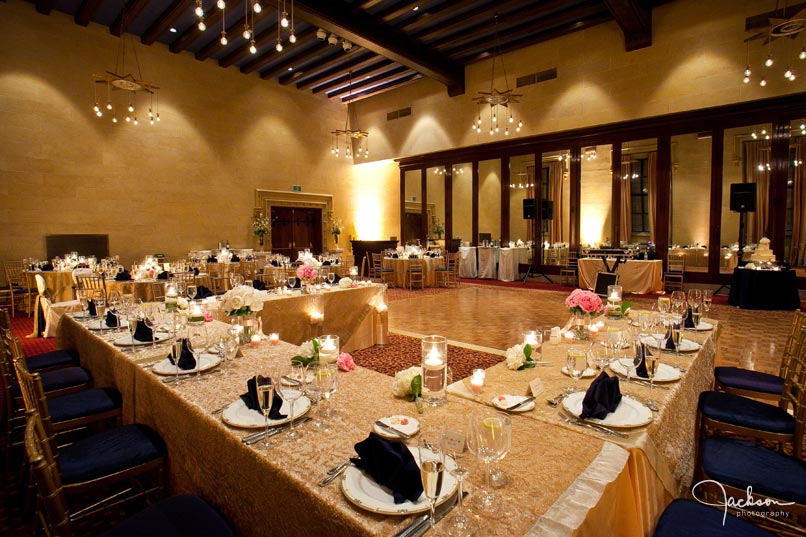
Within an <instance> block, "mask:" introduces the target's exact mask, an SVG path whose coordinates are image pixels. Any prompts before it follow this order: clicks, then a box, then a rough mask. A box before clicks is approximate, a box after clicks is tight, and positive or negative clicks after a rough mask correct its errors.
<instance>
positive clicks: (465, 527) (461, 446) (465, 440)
mask: <svg viewBox="0 0 806 537" xmlns="http://www.w3.org/2000/svg"><path fill="white" fill-rule="evenodd" d="M470 431H471V428H470V424H469V422H467V421H461V422H459V423H458V424H452V425H451V426H450V428H446V429H444V430H443V431H442V439H441V441H440V445H441V446H442V450H443V452H444V453H445V456H446V457H448V456H450V457H451V458H452V459H453V460H454V463H455V465H454V467H453V470H451V474H453V476H454V477H455V478H456V480H457V482H458V483H459V485H458V491H457V496H456V498H457V504H456V514H454V515H453V516H452V517H451V518H450V519H449V520H448V521H447V523H446V525H447V527H446V528H445V533H446V534H447V535H450V536H454V535H455V536H457V537H459V536H467V535H474V534H476V533H477V532H478V524H477V523H476V521H475V520H474V519H473V518H472V517H470V516H468V515H467V514H466V513H464V512H463V505H462V496H463V494H462V489H463V485H464V480H465V479H467V477H468V476H469V475H470V463H469V461H468V459H469V458H470V455H475V452H474V451H471V448H470V446H471V443H472V440H471V438H470V436H471V433H470Z"/></svg>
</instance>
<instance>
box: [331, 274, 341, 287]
mask: <svg viewBox="0 0 806 537" xmlns="http://www.w3.org/2000/svg"><path fill="white" fill-rule="evenodd" d="M339 280H341V276H339V275H338V274H334V275H333V284H334V285H335V284H337V283H339Z"/></svg>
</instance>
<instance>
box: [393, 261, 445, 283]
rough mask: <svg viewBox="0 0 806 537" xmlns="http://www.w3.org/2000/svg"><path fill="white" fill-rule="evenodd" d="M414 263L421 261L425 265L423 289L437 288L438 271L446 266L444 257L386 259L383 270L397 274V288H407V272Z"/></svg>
mask: <svg viewBox="0 0 806 537" xmlns="http://www.w3.org/2000/svg"><path fill="white" fill-rule="evenodd" d="M412 261H421V262H422V264H423V287H435V286H436V285H437V273H436V270H437V269H438V268H441V267H444V266H445V258H444V257H423V258H422V259H406V258H405V257H400V258H394V257H384V258H383V268H385V269H392V270H393V271H394V272H395V286H396V287H406V272H407V271H408V270H409V266H411V263H412Z"/></svg>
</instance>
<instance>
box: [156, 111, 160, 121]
mask: <svg viewBox="0 0 806 537" xmlns="http://www.w3.org/2000/svg"><path fill="white" fill-rule="evenodd" d="M159 120H160V113H159V112H157V121H159Z"/></svg>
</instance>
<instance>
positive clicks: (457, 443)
mask: <svg viewBox="0 0 806 537" xmlns="http://www.w3.org/2000/svg"><path fill="white" fill-rule="evenodd" d="M442 442H443V447H444V448H445V450H447V451H448V452H449V453H463V452H464V450H465V435H464V434H463V433H462V432H461V431H454V430H451V429H446V430H445V433H444V436H443V437H442Z"/></svg>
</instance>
